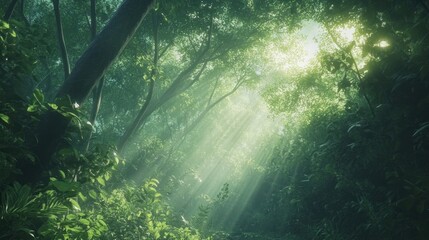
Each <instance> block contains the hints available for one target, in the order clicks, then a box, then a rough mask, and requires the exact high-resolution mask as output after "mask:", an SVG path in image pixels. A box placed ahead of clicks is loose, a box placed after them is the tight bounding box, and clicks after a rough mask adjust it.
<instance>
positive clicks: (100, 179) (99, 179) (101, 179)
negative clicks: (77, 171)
mask: <svg viewBox="0 0 429 240" xmlns="http://www.w3.org/2000/svg"><path fill="white" fill-rule="evenodd" d="M97 182H98V183H99V184H101V185H102V186H105V185H106V183H105V182H104V179H103V177H98V178H97Z"/></svg>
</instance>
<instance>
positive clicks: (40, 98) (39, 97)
mask: <svg viewBox="0 0 429 240" xmlns="http://www.w3.org/2000/svg"><path fill="white" fill-rule="evenodd" d="M33 96H34V98H35V99H36V100H37V101H38V102H39V103H43V101H44V100H45V96H44V95H43V93H42V91H40V90H39V89H37V88H36V90H34V93H33Z"/></svg>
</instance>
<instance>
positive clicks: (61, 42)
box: [52, 0, 70, 79]
mask: <svg viewBox="0 0 429 240" xmlns="http://www.w3.org/2000/svg"><path fill="white" fill-rule="evenodd" d="M52 3H53V5H54V12H55V23H56V26H57V38H58V45H59V47H60V52H61V60H62V62H63V69H64V79H67V78H68V77H69V75H70V62H69V56H68V54H67V48H66V42H65V40H64V32H63V23H62V21H61V14H60V0H52Z"/></svg>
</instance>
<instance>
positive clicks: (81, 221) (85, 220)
mask: <svg viewBox="0 0 429 240" xmlns="http://www.w3.org/2000/svg"><path fill="white" fill-rule="evenodd" d="M79 222H80V223H82V224H83V225H86V226H89V224H90V223H91V222H90V221H89V220H88V219H84V218H81V219H79Z"/></svg>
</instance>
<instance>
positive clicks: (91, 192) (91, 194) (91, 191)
mask: <svg viewBox="0 0 429 240" xmlns="http://www.w3.org/2000/svg"><path fill="white" fill-rule="evenodd" d="M88 194H89V196H90V197H91V198H93V199H97V193H96V192H95V191H94V190H89V193H88Z"/></svg>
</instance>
